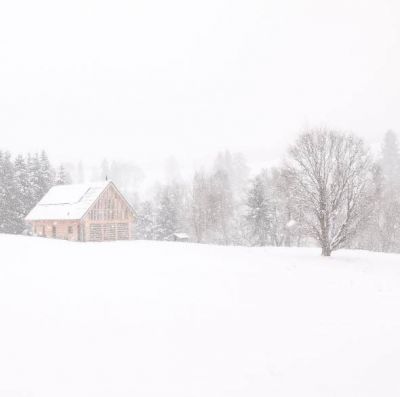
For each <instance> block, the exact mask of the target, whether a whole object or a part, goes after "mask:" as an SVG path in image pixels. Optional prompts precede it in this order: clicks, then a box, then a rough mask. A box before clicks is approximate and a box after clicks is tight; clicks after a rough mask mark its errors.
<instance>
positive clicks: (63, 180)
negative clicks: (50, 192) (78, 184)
mask: <svg viewBox="0 0 400 397" xmlns="http://www.w3.org/2000/svg"><path fill="white" fill-rule="evenodd" d="M71 182H72V181H71V176H70V175H69V173H68V172H67V171H66V169H65V167H64V166H63V165H62V164H61V165H60V166H59V167H58V170H57V174H56V181H55V183H56V185H70V184H71Z"/></svg>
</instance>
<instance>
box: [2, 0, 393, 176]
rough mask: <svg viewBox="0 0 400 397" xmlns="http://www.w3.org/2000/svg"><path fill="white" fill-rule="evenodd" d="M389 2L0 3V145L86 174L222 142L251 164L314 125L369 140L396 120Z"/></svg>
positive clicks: (264, 161)
mask: <svg viewBox="0 0 400 397" xmlns="http://www.w3.org/2000/svg"><path fill="white" fill-rule="evenodd" d="M399 12H400V6H399V4H398V2H396V1H390V0H383V1H382V0H379V1H373V0H369V1H367V2H366V1H351V2H348V1H330V2H327V1H311V0H301V1H299V0H293V1H288V0H284V1H279V2H277V1H274V2H272V1H255V0H252V1H246V2H243V1H224V0H212V1H208V0H206V1H201V2H188V1H183V0H181V1H179V0H171V1H168V2H165V1H161V0H159V1H118V0H117V1H113V2H107V1H89V0H79V1H75V0H72V1H69V2H54V1H44V0H38V1H36V2H32V1H12V2H2V4H1V12H0V138H1V141H0V142H1V143H0V145H1V147H2V148H3V149H6V150H10V151H12V152H14V153H19V152H22V153H24V152H27V151H39V150H41V149H45V150H46V151H47V152H48V154H49V156H50V159H51V160H52V161H54V162H71V163H74V164H76V163H77V162H78V161H79V160H83V162H84V166H85V168H87V170H88V171H87V172H89V173H90V172H91V171H90V167H91V166H93V165H96V164H99V163H100V162H101V161H102V159H103V158H107V159H109V160H113V159H116V160H118V161H122V162H133V163H134V164H136V165H137V166H138V167H139V168H140V169H141V170H143V172H144V174H145V175H146V177H147V178H152V179H156V178H158V177H160V176H162V175H164V168H165V164H166V163H167V164H168V163H169V162H172V163H173V162H176V163H177V164H178V165H179V167H181V168H182V169H183V170H184V171H183V172H186V171H187V170H193V169H195V168H197V167H199V166H200V165H201V164H203V163H204V162H206V161H208V159H211V158H214V156H215V155H216V153H217V152H218V151H222V150H225V149H228V150H230V151H232V152H237V151H240V152H242V153H243V154H244V155H245V157H246V158H247V161H248V164H249V166H250V167H251V168H252V169H257V170H258V169H260V168H261V167H262V166H265V165H270V164H274V163H275V162H277V161H279V159H280V158H281V157H282V155H283V154H284V153H285V150H286V147H287V144H288V143H289V142H290V141H293V139H294V138H295V136H296V135H297V134H298V132H299V131H300V130H302V129H303V128H305V127H307V126H313V125H327V126H329V127H330V128H337V129H341V130H345V131H351V132H354V133H355V134H358V135H360V136H362V137H363V138H364V139H365V140H366V141H367V143H369V144H372V145H373V146H374V145H378V144H379V142H380V141H381V140H382V137H383V134H384V133H385V132H386V131H387V130H388V129H393V130H395V131H399V130H400V128H399V117H398V115H399V108H398V106H399V103H400V79H399V78H398V74H399V70H400V51H399V45H400V42H399V41H400V40H399V37H400V36H399V33H400V27H399V23H398V16H399ZM171 156H173V158H172V160H171ZM185 170H186V171H185Z"/></svg>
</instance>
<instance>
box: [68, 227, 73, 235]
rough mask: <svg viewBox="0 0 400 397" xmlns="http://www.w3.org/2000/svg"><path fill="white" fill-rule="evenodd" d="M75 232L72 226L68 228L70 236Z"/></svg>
mask: <svg viewBox="0 0 400 397" xmlns="http://www.w3.org/2000/svg"><path fill="white" fill-rule="evenodd" d="M73 231H74V229H73V227H72V226H68V233H69V234H72V233H73Z"/></svg>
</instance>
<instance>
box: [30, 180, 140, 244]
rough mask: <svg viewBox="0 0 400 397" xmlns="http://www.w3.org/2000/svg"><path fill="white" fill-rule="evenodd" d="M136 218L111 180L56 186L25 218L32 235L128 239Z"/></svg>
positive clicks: (101, 239)
mask: <svg viewBox="0 0 400 397" xmlns="http://www.w3.org/2000/svg"><path fill="white" fill-rule="evenodd" d="M134 220H135V214H134V210H133V209H132V207H131V206H130V204H129V203H128V201H127V200H126V199H125V198H124V196H123V195H122V194H121V193H120V192H119V190H118V189H117V188H116V186H115V185H114V183H112V182H111V181H107V182H104V183H96V184H82V185H62V186H55V187H53V188H51V189H50V190H49V192H48V193H47V194H46V195H45V196H44V197H43V198H42V200H40V202H39V203H38V204H37V205H36V207H35V208H33V210H32V211H31V212H30V213H29V214H28V216H27V217H26V218H25V221H26V222H27V223H28V224H29V225H30V226H31V229H32V234H33V235H35V236H42V237H49V238H58V239H64V240H71V241H108V240H129V239H131V238H132V235H133V222H134Z"/></svg>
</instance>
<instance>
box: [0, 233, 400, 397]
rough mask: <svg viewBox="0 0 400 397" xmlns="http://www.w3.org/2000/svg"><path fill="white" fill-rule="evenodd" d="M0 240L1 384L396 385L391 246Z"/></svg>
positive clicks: (205, 393)
mask: <svg viewBox="0 0 400 397" xmlns="http://www.w3.org/2000/svg"><path fill="white" fill-rule="evenodd" d="M0 249H1V256H0V258H1V259H0V261H1V263H0V397H16V396H18V397H31V396H35V397H64V396H65V397H67V396H68V397H72V396H74V397H81V396H82V397H88V396H90V397H95V396H96V397H102V396H112V397H121V396H124V397H125V396H130V397H131V396H168V397H192V396H199V397H200V396H202V397H225V396H229V397H231V396H232V397H237V396H240V397H258V396H260V397H261V396H262V397H266V396H274V397H279V396H306V397H312V396H318V397H321V396H341V397H343V396H349V397H350V396H351V397H355V396H362V397H365V396H385V397H388V396H399V395H400V378H399V369H400V256H396V255H384V254H373V253H366V252H352V251H343V252H338V253H335V254H334V257H332V258H321V257H320V256H319V251H318V250H313V249H294V248H293V249H279V248H278V249H277V248H267V249H261V248H260V249H258V248H254V249H250V248H239V247H215V246H206V245H192V244H182V243H159V242H140V241H139V242H116V243H100V244H99V243H97V244H96V243H93V244H91V243H85V244H81V243H70V242H64V241H55V240H46V239H39V238H32V237H18V236H5V235H0Z"/></svg>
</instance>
